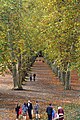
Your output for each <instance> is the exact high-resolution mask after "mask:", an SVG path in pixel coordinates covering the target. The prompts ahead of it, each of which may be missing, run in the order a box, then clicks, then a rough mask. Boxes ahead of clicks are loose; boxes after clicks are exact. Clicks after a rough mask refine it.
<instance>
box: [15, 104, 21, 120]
mask: <svg viewBox="0 0 80 120" xmlns="http://www.w3.org/2000/svg"><path fill="white" fill-rule="evenodd" d="M19 109H20V105H19V104H17V106H16V108H15V111H16V120H18V118H19Z"/></svg>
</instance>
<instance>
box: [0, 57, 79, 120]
mask: <svg viewBox="0 0 80 120" xmlns="http://www.w3.org/2000/svg"><path fill="white" fill-rule="evenodd" d="M40 60H41V61H40ZM31 73H32V74H33V73H36V81H35V82H34V81H29V79H27V82H25V83H24V84H23V90H22V91H21V90H13V89H12V88H13V83H12V82H13V81H12V75H11V74H10V73H9V74H5V76H1V75H0V120H15V119H16V114H15V106H16V104H17V103H18V102H19V103H21V104H23V102H27V101H28V100H31V102H32V103H33V106H34V105H35V101H36V100H38V101H39V104H40V114H41V116H42V118H41V119H42V120H43V119H44V118H45V116H46V112H45V111H46V107H47V106H48V104H49V103H52V104H53V107H54V109H55V110H56V111H57V107H58V106H62V107H63V108H64V111H65V120H71V119H69V117H67V115H70V116H71V115H72V114H73V112H75V109H79V108H80V80H79V79H78V76H77V73H76V71H73V72H72V75H71V90H64V86H63V85H62V83H61V82H60V81H59V79H58V78H57V76H56V75H55V74H54V73H53V72H52V70H51V68H50V67H49V66H48V65H47V63H46V62H43V61H42V58H39V60H36V61H35V63H34V64H33V66H32V68H31ZM71 113H72V114H71ZM45 120H46V118H45ZM77 120H78V119H77Z"/></svg>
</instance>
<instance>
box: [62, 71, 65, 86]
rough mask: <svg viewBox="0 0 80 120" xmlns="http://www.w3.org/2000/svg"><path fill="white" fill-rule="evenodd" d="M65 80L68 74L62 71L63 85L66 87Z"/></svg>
mask: <svg viewBox="0 0 80 120" xmlns="http://www.w3.org/2000/svg"><path fill="white" fill-rule="evenodd" d="M65 78H66V72H65V71H62V82H63V85H65Z"/></svg>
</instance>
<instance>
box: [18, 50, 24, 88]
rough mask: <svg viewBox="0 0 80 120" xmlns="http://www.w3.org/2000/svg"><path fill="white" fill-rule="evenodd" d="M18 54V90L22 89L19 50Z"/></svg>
mask: <svg viewBox="0 0 80 120" xmlns="http://www.w3.org/2000/svg"><path fill="white" fill-rule="evenodd" d="M18 53H19V54H20V55H19V57H18V89H20V90H21V89H23V88H22V65H21V64H22V63H21V53H20V49H18Z"/></svg>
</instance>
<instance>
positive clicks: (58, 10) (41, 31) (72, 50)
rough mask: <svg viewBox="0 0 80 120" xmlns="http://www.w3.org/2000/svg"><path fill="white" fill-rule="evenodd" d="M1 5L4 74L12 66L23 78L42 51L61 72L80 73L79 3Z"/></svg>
mask: <svg viewBox="0 0 80 120" xmlns="http://www.w3.org/2000/svg"><path fill="white" fill-rule="evenodd" d="M0 3H1V4H0V9H1V11H0V16H1V17H0V73H2V72H3V71H4V70H5V69H6V68H7V67H10V66H12V68H13V69H14V68H15V69H16V73H17V72H18V73H19V72H21V73H20V74H21V75H22V73H23V71H26V68H28V67H29V63H30V62H31V61H30V60H31V58H32V57H33V56H35V55H36V53H38V52H39V51H42V52H43V54H44V57H45V58H46V59H48V60H49V61H51V62H52V63H53V62H56V65H57V66H58V67H59V68H60V70H62V71H67V70H70V71H71V70H73V69H74V68H77V70H78V71H79V72H80V2H79V0H17V1H16V0H5V1H4V0H0ZM17 64H18V68H17ZM13 73H14V72H13ZM13 76H14V75H13Z"/></svg>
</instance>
